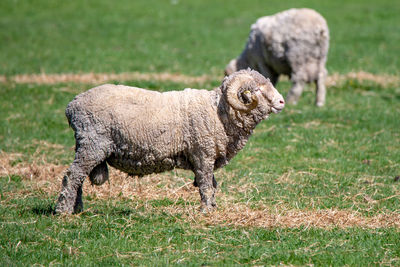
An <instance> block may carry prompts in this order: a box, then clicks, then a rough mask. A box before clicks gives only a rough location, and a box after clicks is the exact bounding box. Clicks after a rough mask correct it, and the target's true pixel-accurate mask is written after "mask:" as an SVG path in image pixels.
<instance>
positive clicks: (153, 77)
mask: <svg viewBox="0 0 400 267" xmlns="http://www.w3.org/2000/svg"><path fill="white" fill-rule="evenodd" d="M222 78H223V77H222V75H221V76H219V75H202V76H190V75H185V74H180V73H168V72H164V73H141V72H125V73H78V74H75V73H60V74H50V73H39V74H18V75H14V76H4V75H2V76H0V83H6V82H14V83H25V84H26V83H28V84H29V83H35V84H57V83H88V84H101V83H106V82H109V81H119V82H123V81H132V80H142V81H171V82H177V83H189V84H190V83H206V82H209V81H213V80H222ZM282 80H287V78H286V77H283V78H282ZM347 80H357V81H358V82H365V81H371V82H374V83H376V84H379V85H381V86H383V87H386V86H392V85H398V84H399V83H400V78H399V77H398V76H395V75H389V74H372V73H368V72H364V71H358V72H349V73H346V74H339V73H337V72H336V73H333V74H331V75H329V76H328V78H327V80H326V85H327V86H340V85H341V84H343V83H344V82H345V81H347Z"/></svg>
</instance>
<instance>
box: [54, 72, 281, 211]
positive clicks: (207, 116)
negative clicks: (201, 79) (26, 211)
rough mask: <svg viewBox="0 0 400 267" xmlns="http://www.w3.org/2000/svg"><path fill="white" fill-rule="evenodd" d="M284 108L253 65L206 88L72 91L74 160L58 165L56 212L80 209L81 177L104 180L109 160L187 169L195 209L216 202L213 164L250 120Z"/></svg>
mask: <svg viewBox="0 0 400 267" xmlns="http://www.w3.org/2000/svg"><path fill="white" fill-rule="evenodd" d="M283 107H284V100H283V97H282V96H281V95H280V94H279V92H278V91H277V90H276V89H275V88H274V87H273V85H272V84H271V83H270V81H269V80H268V79H266V78H265V77H264V76H262V75H261V74H259V73H258V72H256V71H253V70H241V71H239V72H235V73H233V74H232V75H230V76H228V77H225V78H224V80H223V82H222V85H221V86H220V87H218V88H215V89H214V90H212V91H207V90H196V89H185V90H184V91H171V92H165V93H159V92H155V91H149V90H145V89H140V88H135V87H128V86H123V85H112V84H106V85H102V86H99V87H95V88H93V89H90V90H89V91H87V92H84V93H82V94H80V95H78V96H76V97H75V99H74V100H72V101H71V102H70V103H69V104H68V106H67V109H66V116H67V118H68V121H69V124H70V125H71V127H72V129H73V130H74V131H75V140H76V147H75V160H74V161H73V163H72V164H71V166H70V167H69V169H68V170H67V171H66V173H65V176H64V178H63V181H62V189H61V193H60V195H59V198H58V202H57V204H56V209H55V211H56V213H77V212H80V211H82V209H83V204H82V184H83V182H84V180H85V178H86V177H87V176H89V179H90V181H91V182H92V183H93V184H96V185H101V184H102V183H104V182H105V181H106V180H107V179H108V167H107V165H110V166H113V167H115V168H117V169H119V170H122V171H124V172H126V173H128V174H131V175H137V176H144V175H148V174H152V173H159V172H163V171H167V170H171V169H173V168H182V169H188V170H192V171H193V172H194V174H195V181H194V184H195V185H196V186H198V187H199V193H200V196H201V210H202V211H204V212H207V211H208V210H212V209H214V208H215V207H216V203H215V190H216V187H217V183H216V181H215V179H214V175H213V171H214V170H215V169H217V168H220V167H222V166H224V165H226V164H227V163H228V161H229V160H230V159H232V157H234V156H235V155H236V154H237V153H238V152H239V150H241V149H242V148H243V147H244V145H245V144H246V142H247V140H248V138H249V137H250V135H251V133H252V131H253V129H254V128H255V127H256V125H257V124H258V123H259V122H260V121H262V120H263V119H266V118H267V117H268V116H269V114H270V113H271V112H274V113H278V112H280V111H281V110H282V108H283Z"/></svg>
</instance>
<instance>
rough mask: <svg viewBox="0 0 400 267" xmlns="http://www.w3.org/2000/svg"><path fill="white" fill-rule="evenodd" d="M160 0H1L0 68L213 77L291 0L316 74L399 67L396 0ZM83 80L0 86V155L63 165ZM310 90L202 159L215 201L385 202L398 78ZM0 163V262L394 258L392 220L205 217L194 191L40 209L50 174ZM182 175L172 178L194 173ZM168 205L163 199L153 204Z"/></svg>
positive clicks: (395, 210) (92, 199)
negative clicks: (64, 209)
mask: <svg viewBox="0 0 400 267" xmlns="http://www.w3.org/2000/svg"><path fill="white" fill-rule="evenodd" d="M173 3H175V1H118V2H110V1H103V0H100V1H64V2H60V1H44V0H38V1H16V0H15V1H11V0H5V1H1V2H0V28H1V29H3V30H2V31H0V74H2V75H14V74H21V73H28V74H29V73H40V72H42V71H43V72H46V73H64V72H74V73H80V72H82V73H83V72H90V71H93V72H116V73H118V72H129V71H140V72H178V73H184V74H190V75H201V74H218V75H221V74H222V69H223V67H224V66H225V64H226V63H227V62H228V60H229V59H230V58H232V57H235V56H237V55H238V54H239V53H240V51H241V49H242V48H243V46H244V44H245V41H246V38H247V34H248V32H249V27H250V24H251V23H253V22H254V21H255V19H256V18H257V17H260V16H262V15H266V14H271V13H274V12H277V11H280V10H283V9H286V8H289V7H303V6H307V7H311V8H315V9H317V10H318V11H319V12H320V13H321V14H323V15H324V16H325V17H326V19H327V21H328V24H329V26H330V30H331V48H330V52H329V61H328V69H329V71H330V72H340V73H346V72H348V71H351V70H364V71H369V72H372V73H381V74H399V69H400V68H399V67H400V66H399V64H400V63H399V60H398V57H397V56H396V55H398V54H400V46H399V45H398V43H399V41H400V32H399V31H398V30H397V28H396V25H397V24H398V14H399V13H400V3H398V2H396V1H389V0H382V1H361V0H353V1H342V0H340V1H325V2H323V1H316V0H315V1H314V0H313V1H292V0H290V1H283V2H282V1H262V0H254V1H238V0H233V1H229V2H226V1H210V0H205V1H176V3H177V4H173ZM118 82H120V81H115V83H118ZM219 82H220V81H216V80H213V81H207V82H205V83H202V84H189V83H186V84H185V83H176V82H165V81H164V82H161V81H156V80H154V81H128V82H124V84H128V85H134V86H138V87H143V88H150V89H153V90H158V91H168V90H177V89H178V90H179V89H183V88H185V87H192V88H212V87H214V86H217V85H218V84H219ZM92 86H93V85H88V84H72V83H66V84H55V85H37V84H17V83H13V82H7V83H0V118H1V119H0V152H1V154H0V160H1V159H2V158H1V157H2V155H7V154H12V153H19V154H20V155H19V156H17V157H16V158H14V159H13V160H12V162H11V166H12V167H15V166H19V164H22V165H23V164H26V163H27V162H28V163H29V162H34V163H35V164H39V166H40V164H41V163H43V162H44V163H46V162H48V163H54V164H58V165H61V164H63V165H67V164H70V163H71V162H72V160H73V156H74V150H73V146H74V138H73V131H72V130H71V129H70V128H69V127H68V123H67V120H66V118H65V115H64V110H65V107H66V105H67V103H68V102H69V101H71V100H72V98H73V97H74V96H75V95H76V94H78V93H80V92H82V91H85V90H87V89H89V88H90V87H92ZM289 87H290V84H289V83H288V82H285V81H283V82H281V83H279V84H278V90H279V91H280V92H282V94H283V95H286V94H287V91H288V88H289ZM313 90H314V89H313V88H308V90H306V91H305V92H304V94H303V96H302V98H301V99H300V103H299V104H298V105H297V106H287V107H286V108H285V109H284V111H283V112H282V113H280V114H278V115H275V114H272V115H271V118H270V119H269V120H267V121H264V122H262V123H261V124H260V125H259V126H258V127H257V128H256V130H255V132H254V134H253V136H252V137H251V138H250V140H249V142H248V144H247V145H246V147H245V148H244V150H243V151H241V152H240V153H239V154H238V156H237V157H235V158H234V159H233V160H232V161H231V162H230V164H229V165H228V166H226V167H225V168H224V170H222V171H218V172H217V174H216V179H217V180H218V182H219V184H220V189H219V195H218V196H217V202H218V204H220V206H223V205H226V203H225V202H224V203H222V200H221V199H222V198H223V197H226V196H229V198H228V201H229V202H228V203H229V204H228V205H241V206H246V207H249V209H253V210H257V209H260V208H261V209H263V208H265V207H267V208H269V210H270V211H269V212H271V213H273V212H275V214H280V213H281V212H283V211H285V210H298V211H310V210H311V211H312V210H314V211H315V210H326V209H332V210H339V211H341V210H344V211H347V212H352V213H354V214H356V215H357V216H364V218H372V217H376V216H378V215H385V214H399V213H400V210H399V207H400V197H399V196H400V181H398V180H397V181H396V179H395V177H396V176H399V175H400V120H399V118H398V115H399V114H400V87H399V85H398V84H392V85H386V86H383V85H379V84H377V83H373V82H366V81H365V82H358V81H356V80H352V79H350V80H347V81H346V82H345V83H344V84H340V85H337V86H331V87H329V88H328V96H327V104H326V106H325V107H323V108H316V107H314V105H313V100H314V92H313ZM0 164H2V163H1V162H0ZM4 168H5V167H4V166H2V165H0V173H1V175H0V265H1V266H26V265H34V264H38V265H45V266H47V265H55V264H61V265H74V266H75V265H80V266H86V265H89V266H90V265H96V266H97V265H102V266H123V265H134V266H137V265H141V266H151V265H154V266H160V265H161V266H163V265H178V264H184V265H190V266H199V265H212V266H214V265H217V266H219V265H239V264H243V265H249V266H254V265H279V264H284V265H307V264H314V265H318V266H327V265H334V266H343V265H355V266H370V265H384V266H388V265H400V249H399V246H398V240H399V239H400V231H399V228H398V227H394V226H393V227H379V228H377V229H373V228H368V227H360V226H357V225H355V226H354V227H349V228H340V227H339V226H337V227H335V226H334V225H330V226H331V227H330V228H329V227H327V228H316V227H309V226H305V225H302V226H298V227H283V226H282V227H278V226H275V227H271V228H262V227H255V226H251V225H250V224H249V225H247V226H234V225H229V224H218V223H217V224H213V223H209V222H208V221H207V219H206V218H207V217H206V216H204V218H205V219H204V220H203V219H201V218H202V217H197V219H198V221H197V223H195V222H194V221H193V220H190V219H189V218H188V216H187V214H186V213H185V211H184V210H185V209H184V207H186V206H187V205H189V206H190V205H194V206H196V205H198V201H199V199H197V198H196V202H193V200H192V199H184V198H178V199H170V198H168V197H166V198H160V199H153V200H145V199H143V198H141V197H140V196H135V197H133V199H131V200H129V199H127V198H126V197H123V196H113V197H109V198H107V197H97V196H95V195H93V194H85V195H84V203H85V212H83V213H82V214H79V215H76V216H66V217H64V216H53V215H52V210H53V208H54V204H55V200H56V198H57V194H58V191H57V190H58V189H54V190H53V191H51V193H49V190H47V188H44V187H46V186H48V185H49V184H54V179H56V177H47V180H48V181H47V183H45V182H43V180H35V176H34V175H33V176H30V175H22V174H20V173H17V172H15V173H14V171H13V170H12V169H10V170H4ZM39 168H40V167H39ZM5 171H6V172H5ZM7 171H9V172H8V173H7ZM31 172H34V170H31ZM5 173H6V174H5ZM28 174H29V169H28ZM168 175H169V174H167V176H168ZM184 175H186V174H185V173H184ZM170 176H171V177H170V178H171V179H172V178H173V176H174V175H170ZM178 177H179V175H178ZM184 178H185V179H184V180H182V181H178V182H177V183H176V184H173V185H171V186H172V188H171V190H174V189H176V188H177V187H180V186H182V184H183V183H185V182H188V181H190V179H192V178H193V177H192V175H191V174H189V177H184ZM144 179H148V180H150V177H147V178H144ZM167 182H168V180H166V183H167ZM149 183H150V182H149ZM164 185H165V184H160V185H159V186H164ZM196 197H198V196H197V195H196ZM224 201H226V199H225V200H224ZM221 204H222V205H221ZM170 207H176V208H177V210H178V211H177V212H175V213H171V212H168V209H167V208H170ZM179 210H181V211H179ZM199 218H200V219H199Z"/></svg>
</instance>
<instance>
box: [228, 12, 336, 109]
mask: <svg viewBox="0 0 400 267" xmlns="http://www.w3.org/2000/svg"><path fill="white" fill-rule="evenodd" d="M328 48H329V30H328V25H327V23H326V21H325V19H324V18H323V17H322V16H321V15H320V14H318V13H317V12H316V11H314V10H312V9H307V8H302V9H289V10H286V11H283V12H280V13H277V14H275V15H272V16H266V17H261V18H259V19H258V20H257V21H256V23H254V24H253V25H252V26H251V31H250V35H249V38H248V41H247V44H246V47H245V48H244V50H243V52H242V53H241V55H240V56H239V57H238V58H237V59H233V60H231V62H230V63H229V64H228V65H227V67H226V69H225V74H226V75H229V74H231V73H233V72H234V71H237V70H240V69H244V68H248V67H250V68H252V69H255V70H257V71H259V72H260V73H261V74H263V75H264V76H265V77H267V78H270V79H271V82H272V84H273V85H275V84H276V82H277V81H278V77H279V75H280V74H286V75H289V77H290V80H291V81H292V83H293V85H292V88H291V89H290V92H289V94H288V96H287V102H289V103H291V104H296V103H297V101H298V99H299V97H300V95H301V93H302V91H303V87H304V85H305V83H310V82H315V83H316V87H317V93H316V101H315V103H316V105H317V106H323V105H324V103H325V95H326V88H325V78H326V75H327V71H326V69H325V63H326V59H327V55H328Z"/></svg>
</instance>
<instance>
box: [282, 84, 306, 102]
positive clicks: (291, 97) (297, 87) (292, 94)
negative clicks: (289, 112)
mask: <svg viewBox="0 0 400 267" xmlns="http://www.w3.org/2000/svg"><path fill="white" fill-rule="evenodd" d="M304 85H305V83H304V82H298V81H294V82H293V86H292V88H291V89H290V91H289V94H288V96H287V98H286V102H287V103H289V104H292V105H296V104H297V101H299V98H300V96H301V93H302V92H303V88H304Z"/></svg>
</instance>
